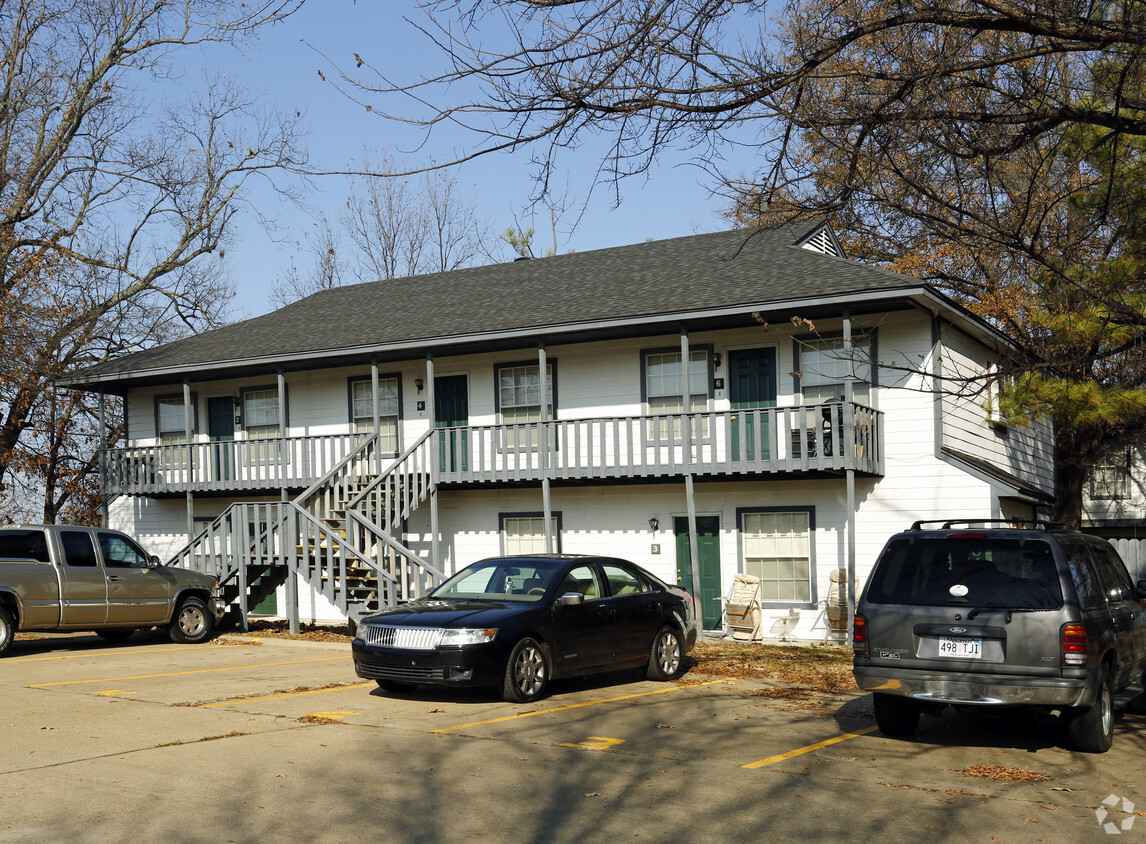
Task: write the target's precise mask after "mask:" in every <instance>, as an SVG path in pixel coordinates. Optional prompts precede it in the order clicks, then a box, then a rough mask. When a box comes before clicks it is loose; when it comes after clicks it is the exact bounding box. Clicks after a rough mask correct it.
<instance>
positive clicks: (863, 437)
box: [104, 402, 883, 495]
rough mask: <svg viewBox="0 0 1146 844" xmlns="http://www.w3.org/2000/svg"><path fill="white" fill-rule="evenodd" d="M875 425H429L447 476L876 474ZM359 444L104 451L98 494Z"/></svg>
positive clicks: (790, 415)
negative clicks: (851, 471)
mask: <svg viewBox="0 0 1146 844" xmlns="http://www.w3.org/2000/svg"><path fill="white" fill-rule="evenodd" d="M881 425H882V414H880V412H879V411H876V410H872V409H871V408H868V407H864V406H862V405H857V404H845V403H842V402H828V403H826V404H819V405H802V406H799V407H771V408H759V409H754V410H730V411H719V412H706V413H688V414H672V415H666V416H614V417H598V418H593V419H561V420H555V421H550V422H545V423H540V422H534V423H525V424H518V425H471V426H465V427H457V428H442V429H439V430H437V431H435V432H434V436H433V437H432V440H431V448H435V447H436V449H437V458H438V459H437V464H438V466H437V468H438V480H439V481H440V482H442V483H461V484H468V483H478V484H480V483H494V482H505V481H527V480H540V479H541V478H543V477H548V478H550V479H552V480H561V479H565V480H596V479H600V480H605V479H625V478H639V477H671V476H679V475H682V474H684V473H686V472H688V473H692V474H696V475H741V474H773V473H777V474H784V473H800V472H802V473H807V472H835V471H842V470H845V469H855V470H857V471H859V472H863V473H867V474H877V475H878V474H882V473H883V453H882V432H881V430H880V428H881ZM361 439H362V438H361V437H359V436H356V435H353V434H340V435H324V436H314V437H279V438H272V439H261V440H247V441H229V442H211V443H195V444H192V445H190V446H188V445H166V446H135V447H127V448H117V449H110V450H108V451H107V452H106V454H105V459H104V491H105V493H107V494H111V495H123V494H126V495H164V494H174V493H180V492H184V491H187V490H190V491H192V492H223V491H242V490H261V489H266V490H269V489H276V490H277V489H280V488H283V487H290V488H302V487H306V486H309V485H310V484H312V483H314V482H315V481H316V480H317V479H318V478H321V477H323V476H324V475H325V474H326V473H327V472H329V471H330V470H331V469H332V468H333V467H335V466H336V465H337V464H338V463H339V461H341V460H344V459H346V458H347V457H348V456H349V455H351V454H352V453H354V451H355V448H356V447H357V446H358V445H359V442H360V440H361ZM433 440H436V445H435V444H433ZM370 460H372V461H373V460H375V458H374V457H371V458H370ZM386 462H387V461H386V460H385V458H383V459H382V461H381V465H380V466H377V467H375V466H371V467H362V468H361V469H360V470H359V472H360V475H362V476H365V475H367V474H369V473H370V472H373V473H376V472H377V471H378V470H379V469H380V468H385V464H386ZM367 470H369V471H367Z"/></svg>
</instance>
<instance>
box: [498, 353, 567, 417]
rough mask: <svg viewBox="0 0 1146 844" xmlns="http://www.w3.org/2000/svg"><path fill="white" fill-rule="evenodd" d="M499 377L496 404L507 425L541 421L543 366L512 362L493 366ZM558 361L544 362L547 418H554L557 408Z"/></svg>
mask: <svg viewBox="0 0 1146 844" xmlns="http://www.w3.org/2000/svg"><path fill="white" fill-rule="evenodd" d="M494 369H495V372H496V377H497V407H498V411H499V412H500V413H501V421H502V422H503V423H504V424H506V425H517V424H521V423H524V422H540V421H541V375H540V373H541V367H540V366H539V365H538V364H536V363H533V364H530V363H511V364H503V365H501V366H497V367H494ZM555 372H556V361H550V362H547V363H546V365H545V382H546V391H547V393H548V402H547V404H546V411H547V413H546V418H548V419H553V418H554V415H555V413H554V411H555V410H556V407H557V400H556V396H557V379H556V377H555Z"/></svg>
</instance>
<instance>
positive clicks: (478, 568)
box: [432, 560, 559, 601]
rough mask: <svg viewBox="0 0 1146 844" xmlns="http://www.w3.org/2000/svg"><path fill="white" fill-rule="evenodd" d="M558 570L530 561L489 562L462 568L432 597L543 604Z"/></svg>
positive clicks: (435, 591)
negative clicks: (542, 601) (542, 600)
mask: <svg viewBox="0 0 1146 844" xmlns="http://www.w3.org/2000/svg"><path fill="white" fill-rule="evenodd" d="M558 570H559V569H558V568H557V567H555V566H553V565H544V564H541V563H538V562H534V561H529V560H522V561H517V560H486V561H484V562H480V563H474V564H473V565H472V566H467V567H466V568H464V569H462V570H461V571H459V572H458V573H457V574H455V575H454V576H453V577H451V578H450V579H449V580H447V581H446V582H445V583H443V584H442V585H441V586H439V587H438V588H437V589H435V590H434V591H433V593H432V594H433V597H434V598H439V599H443V600H475V601H480V600H486V601H540V600H541V599H542V597H544V595H545V591H546V589H548V588H549V584H550V582H551V581H552V580H553V577H554V575H555V574H556V573H557V572H558Z"/></svg>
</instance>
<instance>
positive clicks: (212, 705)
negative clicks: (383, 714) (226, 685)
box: [203, 680, 375, 709]
mask: <svg viewBox="0 0 1146 844" xmlns="http://www.w3.org/2000/svg"><path fill="white" fill-rule="evenodd" d="M374 685H375V683H374V681H373V680H371V681H370V682H369V683H360V684H358V685H354V686H336V687H335V688H333V689H308V690H307V691H305V692H288V693H285V694H281V695H268V696H267V697H247V698H242V699H241V700H223V701H219V702H218V703H205V704H203V708H204V709H214V708H215V707H216V706H237V705H238V704H240V703H259V702H261V701H264V700H282V699H283V698H288V697H305V696H306V695H320V694H322V693H324V692H345V691H349V690H350V689H366V688H373V687H374Z"/></svg>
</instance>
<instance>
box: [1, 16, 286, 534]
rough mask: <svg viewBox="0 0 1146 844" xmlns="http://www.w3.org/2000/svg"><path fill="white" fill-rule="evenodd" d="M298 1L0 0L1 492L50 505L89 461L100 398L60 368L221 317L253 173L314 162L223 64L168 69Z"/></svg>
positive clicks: (51, 514) (71, 489) (59, 502)
mask: <svg viewBox="0 0 1146 844" xmlns="http://www.w3.org/2000/svg"><path fill="white" fill-rule="evenodd" d="M296 5H297V2H295V0H270V2H266V3H256V4H254V5H253V6H252V5H249V4H243V3H230V2H219V0H171V2H169V1H168V0H147V2H142V0H117V2H105V0H86V1H85V2H39V1H38V0H37V1H36V2H34V1H33V0H17V2H12V3H5V4H3V5H2V6H0V80H2V81H0V85H2V86H3V90H2V92H0V93H2V99H0V102H2V103H3V108H0V197H2V201H0V343H2V344H3V348H4V350H5V353H4V355H3V358H4V360H3V363H2V364H0V508H3V509H5V510H9V511H18V510H21V509H22V510H23V511H25V512H26V511H27V510H28V508H29V501H28V500H27V499H26V498H25V499H24V500H22V501H16V500H13V496H14V495H16V494H19V493H20V492H21V491H22V490H23V492H24V493H25V494H26V493H27V491H28V490H29V489H38V490H39V494H41V495H42V496H43V500H44V501H45V507H44V513H43V516H44V518H47V519H53V518H55V516H56V515H58V514H59V513H61V512H63V508H64V507H65V506H66V498H67V497H68V496H71V495H78V491H79V490H80V489H81V487H82V485H76V484H75V483H73V480H74V478H72V475H73V474H74V473H75V472H76V471H79V472H81V473H82V472H83V471H84V470H85V469H86V468H90V466H91V455H92V453H93V451H92V450H93V449H94V448H95V447H96V446H98V445H99V443H96V442H94V439H93V438H92V437H91V428H90V419H91V417H90V410H91V402H90V399H87V398H83V399H82V400H79V399H77V400H72V399H70V398H69V399H63V398H61V397H60V395H59V394H57V393H54V392H53V391H52V389H51V387H50V385H51V381H52V379H53V378H54V377H56V376H58V375H59V374H61V373H62V372H64V371H66V370H67V369H70V368H73V367H76V366H80V365H83V364H86V363H92V362H95V361H98V360H101V359H103V358H105V357H106V356H108V355H111V354H118V353H122V352H124V351H129V350H132V349H136V348H139V347H141V346H143V345H147V344H149V343H153V342H155V341H157V340H159V339H163V338H170V337H172V336H176V335H177V334H178V333H180V332H186V331H191V330H195V329H196V328H198V327H199V326H202V325H209V324H211V323H213V322H215V321H216V320H217V319H218V317H219V315H220V313H221V310H222V308H223V307H224V306H225V304H226V303H227V300H228V298H229V297H230V295H231V292H232V290H231V285H230V283H229V281H228V279H227V276H226V273H225V268H224V264H223V253H224V250H225V247H226V245H227V239H228V235H229V232H230V229H231V224H232V221H233V219H234V217H235V215H236V214H237V213H238V212H239V210H240V208H241V204H242V202H243V199H244V186H245V185H246V184H247V181H248V180H249V179H251V178H253V177H264V178H270V177H272V176H273V175H274V174H276V173H282V172H284V171H289V170H295V169H297V168H299V167H301V166H302V165H303V164H304V163H305V162H304V161H303V158H302V155H301V153H300V151H299V146H298V138H299V136H298V128H297V119H298V116H297V115H293V114H292V115H290V116H288V117H285V118H284V117H282V116H280V115H277V114H274V113H272V112H268V111H267V110H265V109H262V108H260V107H259V105H258V104H257V102H256V101H255V99H254V98H253V97H252V96H249V95H248V94H247V93H245V92H243V91H240V90H238V89H236V88H235V87H234V86H232V85H230V84H229V83H228V82H227V81H226V80H222V79H217V80H214V81H212V82H210V83H209V84H207V85H206V86H205V87H204V93H201V94H190V95H188V96H186V97H184V98H182V100H181V99H180V97H179V96H178V87H177V85H175V84H174V83H173V82H172V74H173V73H174V68H175V62H176V61H177V60H178V59H179V57H180V56H181V55H183V54H184V52H185V51H186V49H188V48H192V47H196V46H197V45H204V44H208V43H222V42H232V41H236V40H238V39H242V38H246V37H250V36H251V35H252V34H253V33H255V32H257V30H258V28H259V27H261V26H264V25H266V24H269V23H271V22H273V21H276V20H279V19H281V18H282V17H284V16H285V15H288V14H290V13H291V12H292V11H293V9H294V7H295V6H296ZM157 92H159V93H160V95H159V96H156V94H157ZM84 419H86V420H87V421H86V422H84V421H81V420H84ZM84 431H86V433H84ZM80 434H82V436H80ZM73 435H75V436H73ZM13 473H22V477H21V478H20V479H19V483H13V481H14V478H13Z"/></svg>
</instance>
